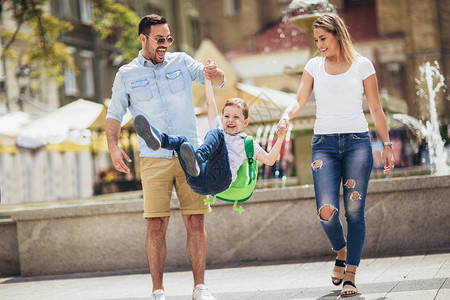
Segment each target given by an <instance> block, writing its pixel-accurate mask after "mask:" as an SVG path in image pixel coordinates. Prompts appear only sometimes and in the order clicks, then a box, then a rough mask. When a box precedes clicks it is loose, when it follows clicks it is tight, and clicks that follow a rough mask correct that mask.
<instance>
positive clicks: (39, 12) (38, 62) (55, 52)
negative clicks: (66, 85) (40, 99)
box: [1, 0, 75, 84]
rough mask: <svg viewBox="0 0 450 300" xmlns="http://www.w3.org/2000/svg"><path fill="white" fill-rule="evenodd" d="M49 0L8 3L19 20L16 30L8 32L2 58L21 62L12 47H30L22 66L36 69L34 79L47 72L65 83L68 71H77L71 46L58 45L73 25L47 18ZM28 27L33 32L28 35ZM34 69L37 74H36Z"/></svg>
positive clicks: (33, 73)
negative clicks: (16, 43)
mask: <svg viewBox="0 0 450 300" xmlns="http://www.w3.org/2000/svg"><path fill="white" fill-rule="evenodd" d="M47 1H48V0H22V1H19V0H7V2H8V10H9V11H12V12H13V16H14V18H15V21H16V28H15V30H14V31H9V30H5V31H4V32H2V37H3V38H4V39H5V40H6V43H5V45H4V46H3V48H2V52H1V56H2V57H3V56H7V57H9V58H10V59H12V60H14V59H17V53H16V51H15V50H14V49H13V48H11V46H12V45H13V44H14V43H15V42H16V41H21V42H22V43H25V44H27V47H26V49H27V50H26V52H25V53H24V54H23V56H22V60H21V61H20V64H21V65H28V66H29V67H30V69H31V70H32V73H31V74H30V76H31V77H38V76H39V74H41V73H43V74H45V75H47V76H50V77H52V78H55V79H56V81H57V82H58V83H59V84H61V83H62V82H63V80H64V77H63V70H64V68H70V69H72V70H74V71H75V67H74V64H73V61H72V57H71V55H70V54H69V53H68V51H67V46H66V45H65V44H63V43H60V42H58V38H59V36H60V34H61V32H62V33H64V32H67V31H69V30H71V29H72V25H71V24H70V23H69V22H65V21H59V20H58V19H57V18H55V17H52V16H45V15H44V10H43V6H44V5H45V4H46V2H47ZM23 25H27V26H28V27H29V28H30V29H31V30H27V32H25V31H24V30H22V26H23ZM33 70H34V71H33Z"/></svg>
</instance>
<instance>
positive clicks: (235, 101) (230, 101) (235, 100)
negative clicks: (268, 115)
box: [222, 98, 248, 119]
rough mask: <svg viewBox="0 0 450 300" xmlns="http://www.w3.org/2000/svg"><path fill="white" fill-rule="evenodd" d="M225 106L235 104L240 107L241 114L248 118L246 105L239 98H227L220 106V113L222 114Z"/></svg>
mask: <svg viewBox="0 0 450 300" xmlns="http://www.w3.org/2000/svg"><path fill="white" fill-rule="evenodd" d="M227 106H235V107H238V108H240V109H242V114H243V115H244V118H245V119H248V105H247V103H246V102H245V101H244V100H242V99H241V98H231V99H228V100H227V102H225V105H224V106H223V108H222V114H223V112H224V110H225V107H227Z"/></svg>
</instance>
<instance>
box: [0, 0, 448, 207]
mask: <svg viewBox="0 0 450 300" xmlns="http://www.w3.org/2000/svg"><path fill="white" fill-rule="evenodd" d="M93 2H94V1H92V0H49V1H48V2H47V3H46V5H45V11H46V13H48V14H50V15H53V16H56V17H58V19H60V20H65V21H69V22H70V23H71V24H72V25H73V29H72V30H71V31H69V32H66V33H63V34H61V36H60V38H59V40H60V42H62V43H64V44H65V45H66V46H68V51H69V53H70V54H71V57H72V58H73V61H74V64H75V66H76V71H74V70H71V69H68V68H66V69H64V70H62V73H63V74H62V75H63V77H64V81H63V84H62V85H58V84H57V82H55V80H53V79H51V78H48V77H46V76H44V75H42V76H39V77H37V78H36V77H31V76H29V73H30V68H32V66H23V65H21V63H20V61H21V60H20V59H21V57H22V56H24V55H25V53H26V47H27V45H26V44H25V43H24V42H21V41H17V42H16V43H14V45H13V47H14V49H15V50H16V51H17V57H15V58H9V57H5V56H3V57H2V61H1V62H0V186H1V190H2V192H1V195H2V199H1V201H2V203H20V202H31V201H50V200H57V199H70V198H84V197H89V196H91V195H93V194H99V193H107V192H116V191H125V190H133V189H139V188H140V182H139V171H138V170H137V166H138V164H135V163H136V162H137V160H138V157H137V147H136V136H135V133H134V130H133V127H132V120H131V119H130V117H128V118H127V119H126V120H125V121H124V124H123V125H124V130H123V131H122V145H123V147H124V148H125V149H126V150H127V152H128V153H130V154H131V155H133V156H134V159H133V162H134V163H133V165H132V169H133V172H132V174H131V175H130V176H123V175H121V174H118V173H117V172H115V171H114V170H113V168H112V166H111V164H110V161H109V154H108V152H107V148H106V140H105V135H104V131H103V129H104V116H105V110H106V106H105V105H107V104H108V99H109V98H110V97H111V86H112V83H113V80H114V76H115V73H116V71H117V69H118V68H119V67H120V66H121V65H123V64H125V63H127V62H128V61H127V60H126V59H124V56H123V55H122V53H121V52H120V51H119V49H118V48H117V47H116V46H115V42H116V41H117V39H120V30H118V31H117V35H116V36H114V35H112V36H109V37H108V38H107V39H102V38H101V37H100V35H99V33H98V32H97V31H96V30H94V28H93V26H92V24H93V23H92V9H93ZM116 2H118V3H120V4H123V5H125V6H127V7H129V8H131V10H132V11H133V12H134V13H135V14H136V15H137V16H138V17H139V18H140V17H142V16H143V15H146V14H150V13H157V14H161V15H163V16H165V17H166V18H167V19H168V22H169V25H170V29H171V33H172V35H173V36H174V37H175V42H174V44H173V45H172V46H171V48H170V50H171V51H185V52H187V53H188V54H190V55H191V56H193V57H195V58H197V59H199V60H200V61H204V60H206V58H208V57H210V58H212V59H213V60H215V61H217V62H218V65H219V67H220V68H222V69H224V70H225V72H226V76H227V85H226V86H225V88H224V89H222V90H217V89H216V91H215V92H216V98H217V100H218V103H219V106H220V105H221V104H223V103H224V101H225V100H226V99H227V98H229V97H233V96H239V97H242V98H244V99H245V100H246V101H247V102H248V103H249V104H250V106H251V124H250V126H249V128H248V133H249V134H252V135H255V136H256V137H257V138H258V140H259V141H260V143H261V144H263V146H265V147H269V148H270V147H271V144H272V143H273V142H274V141H273V137H274V132H273V128H274V127H273V125H274V124H275V123H276V122H277V121H278V119H279V117H280V115H281V113H282V111H283V110H284V108H285V106H286V105H287V104H288V103H289V102H290V101H295V93H296V91H297V88H298V84H299V82H300V78H301V74H302V70H303V67H304V65H305V64H306V62H307V60H308V58H309V57H310V50H309V49H310V43H309V37H308V35H307V34H306V33H305V32H303V31H301V30H300V29H299V28H298V27H296V26H294V25H292V24H291V23H290V22H289V20H288V18H287V17H286V14H285V11H286V9H287V7H288V6H289V4H290V3H291V1H290V0H245V1H244V0H215V1H209V0H167V1H162V0H161V1H159V0H145V1H137V0H128V1H125V0H121V1H116ZM329 2H330V3H332V4H333V5H334V7H335V8H336V10H337V13H338V14H339V15H340V16H341V17H342V18H343V19H344V21H345V22H346V24H347V26H348V28H349V31H350V34H351V36H352V39H353V41H354V43H355V46H356V49H357V51H359V52H360V53H361V54H362V55H364V56H366V57H368V58H369V59H370V60H371V61H372V62H373V63H374V66H375V68H376V71H377V77H378V81H379V87H380V95H381V96H382V103H383V107H384V108H385V110H386V113H387V116H388V122H389V124H390V126H391V128H392V130H391V138H392V140H393V142H394V146H395V149H396V160H397V163H398V165H399V166H398V167H399V168H396V172H397V174H415V173H414V172H416V171H417V172H429V166H428V165H427V164H429V161H427V152H426V151H427V149H426V148H427V145H426V144H425V143H424V141H423V139H422V138H421V137H420V136H417V135H416V134H415V132H414V131H413V130H410V129H408V128H407V127H405V126H404V125H402V124H401V123H400V122H399V121H397V120H395V119H394V118H392V115H393V114H394V113H403V114H408V115H410V116H413V117H415V118H416V119H418V120H424V121H425V120H428V119H429V117H430V116H429V109H428V107H427V103H428V102H427V101H424V97H423V96H421V95H420V94H418V93H417V90H418V88H421V86H420V85H421V83H418V82H417V78H419V76H420V74H419V66H421V65H422V64H423V63H424V62H427V61H430V62H432V63H434V62H435V61H436V62H437V63H438V64H439V66H440V71H441V73H442V74H443V75H444V77H445V79H446V81H447V82H448V79H449V69H450V55H449V51H450V33H449V32H448V30H446V29H447V28H449V27H450V0H439V1H438V0H429V1H418V0H399V1H389V0H330V1H329ZM1 3H2V4H1V6H0V8H1V14H0V28H1V31H3V30H6V29H9V30H12V29H13V28H15V26H16V24H15V17H14V10H8V5H10V3H11V1H3V2H1ZM23 30H30V29H27V28H23ZM135 31H136V39H137V24H136V25H135ZM6 41H7V39H6V38H5V37H2V39H1V46H2V47H3V46H4V45H5V43H6ZM138 50H139V49H136V54H137V52H138ZM203 95H204V92H203V87H202V86H200V85H196V86H194V98H195V99H194V102H195V105H196V107H197V108H198V119H199V124H200V130H201V131H204V130H205V128H206V127H207V126H206V124H205V121H204V114H205V110H204V107H205V106H204V105H205V103H204V96H203ZM78 99H83V101H81V102H77V100H78ZM84 100H86V101H84ZM436 100H437V112H438V115H439V120H440V124H441V133H442V136H443V138H445V139H447V137H448V119H449V111H450V104H449V92H448V89H443V90H441V91H440V92H439V93H438V95H437V97H436ZM75 102H76V105H72V106H69V105H70V104H73V103H75ZM91 102H92V103H93V104H94V105H92V103H91ZM95 104H97V105H95ZM64 108H67V109H64ZM71 109H72V110H71ZM74 110H77V112H75V111H74ZM61 111H62V112H61ZM83 111H85V112H86V113H85V114H83ZM88 111H89V113H88ZM80 112H81V113H80ZM366 112H368V110H367V107H366ZM76 113H80V117H79V119H78V120H79V122H78V123H77V121H76V120H75V121H73V122H72V123H70V124H69V123H68V122H67V119H68V117H67V116H68V115H72V116H73V115H75V114H76ZM314 113H315V105H314V99H313V98H312V99H311V101H309V103H308V107H307V108H306V109H305V111H304V112H303V113H302V115H301V116H299V117H298V118H296V119H294V120H293V122H292V124H293V128H292V131H291V132H290V139H289V140H288V141H287V142H286V143H285V147H284V150H283V153H282V155H281V157H280V160H279V162H278V163H277V164H276V166H275V167H274V168H264V169H262V168H261V169H260V172H261V173H262V174H260V178H261V180H260V182H261V183H260V185H261V186H270V185H278V184H310V183H312V179H311V174H310V173H311V172H310V167H309V165H310V162H309V160H310V151H311V150H310V139H311V136H312V127H313V122H314ZM49 116H52V118H48V117H49ZM45 117H47V119H46V122H44V121H43V120H42V119H43V118H45ZM49 119H50V120H49ZM55 120H56V121H55ZM58 120H59V121H58ZM61 120H63V121H61ZM368 120H369V122H370V116H369V115H368ZM38 121H40V122H38ZM36 122H37V123H36ZM58 122H60V123H58ZM43 124H44V125H43ZM77 124H78V125H77ZM80 124H82V125H80ZM37 128H42V131H46V132H47V133H42V132H41V133H40V135H39V134H36V133H35V132H34V131H33V130H32V129H34V130H36V129H37ZM371 130H373V125H371ZM32 132H33V133H35V134H34V135H33V136H32V137H30V135H31V134H30V133H32ZM49 132H51V134H49ZM27 133H28V134H27ZM19 138H20V139H19ZM33 138H34V139H33ZM30 139H31V141H30ZM373 139H374V154H375V155H376V158H377V157H378V158H379V155H380V151H381V148H382V147H381V145H380V144H379V142H377V138H376V134H375V133H373ZM18 141H19V142H18ZM20 141H22V142H20ZM23 141H25V142H23ZM380 164H381V162H380V160H379V159H378V160H376V166H375V168H376V170H377V168H378V169H379V168H380V167H381V165H380ZM376 170H375V172H374V175H373V176H374V177H376V176H377V174H378V175H379V172H376ZM402 170H403V171H404V172H406V173H400V172H402ZM394 175H395V174H394Z"/></svg>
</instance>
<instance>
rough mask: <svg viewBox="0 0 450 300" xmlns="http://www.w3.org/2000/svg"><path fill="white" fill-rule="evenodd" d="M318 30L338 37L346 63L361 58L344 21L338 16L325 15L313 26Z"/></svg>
mask: <svg viewBox="0 0 450 300" xmlns="http://www.w3.org/2000/svg"><path fill="white" fill-rule="evenodd" d="M316 28H323V29H324V30H326V31H328V32H329V33H331V34H334V35H335V36H337V38H338V40H339V45H340V47H341V56H342V58H343V59H344V60H345V61H349V62H351V61H353V60H354V59H355V57H357V56H359V54H358V52H356V50H355V48H354V47H353V44H352V41H351V39H350V34H349V33H348V30H347V27H346V26H345V24H344V21H342V19H341V18H340V17H339V16H338V15H335V14H325V15H323V16H320V17H319V18H317V20H316V21H315V22H314V24H313V29H316Z"/></svg>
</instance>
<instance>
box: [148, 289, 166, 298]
mask: <svg viewBox="0 0 450 300" xmlns="http://www.w3.org/2000/svg"><path fill="white" fill-rule="evenodd" d="M150 299H152V300H166V296H164V291H163V290H156V291H154V292H153V293H152V297H151V298H150Z"/></svg>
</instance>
